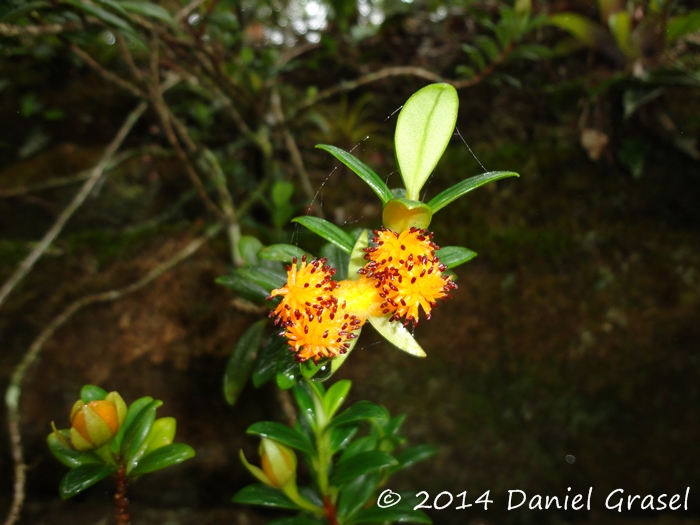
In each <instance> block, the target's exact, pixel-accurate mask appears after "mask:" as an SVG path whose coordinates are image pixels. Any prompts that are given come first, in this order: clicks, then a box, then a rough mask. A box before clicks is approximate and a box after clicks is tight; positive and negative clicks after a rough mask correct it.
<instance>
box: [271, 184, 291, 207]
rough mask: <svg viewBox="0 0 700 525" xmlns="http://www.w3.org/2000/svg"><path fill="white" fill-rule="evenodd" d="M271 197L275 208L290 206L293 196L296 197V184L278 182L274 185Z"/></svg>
mask: <svg viewBox="0 0 700 525" xmlns="http://www.w3.org/2000/svg"><path fill="white" fill-rule="evenodd" d="M270 195H271V197H272V202H273V204H274V205H275V206H283V205H284V204H288V203H289V200H290V199H291V198H292V195H294V184H292V183H291V182H289V181H287V180H278V181H277V182H275V183H274V184H273V185H272V191H271V192H270Z"/></svg>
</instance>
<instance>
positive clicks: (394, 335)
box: [367, 315, 426, 357]
mask: <svg viewBox="0 0 700 525" xmlns="http://www.w3.org/2000/svg"><path fill="white" fill-rule="evenodd" d="M389 319H391V316H390V315H386V316H384V317H373V316H369V317H368V319H367V320H368V321H369V322H370V324H371V325H372V326H373V327H374V329H375V330H376V331H377V332H379V333H380V334H381V335H382V337H384V339H386V340H387V341H389V342H390V343H391V344H392V345H394V346H395V347H397V348H398V349H399V350H403V351H404V352H408V353H409V354H411V355H414V356H416V357H425V356H426V353H425V351H424V350H423V349H422V348H421V346H420V345H419V344H418V343H417V342H416V340H415V339H414V338H413V336H412V335H411V333H410V332H409V331H408V330H406V328H405V327H404V326H403V325H402V324H401V323H400V322H399V321H390V320H389Z"/></svg>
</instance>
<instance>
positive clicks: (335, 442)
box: [331, 425, 359, 454]
mask: <svg viewBox="0 0 700 525" xmlns="http://www.w3.org/2000/svg"><path fill="white" fill-rule="evenodd" d="M358 430H359V426H357V425H343V426H340V427H336V428H334V429H333V431H332V432H331V453H332V454H335V453H336V452H338V451H339V450H343V449H345V448H346V447H347V446H348V444H349V443H350V442H351V441H352V438H353V437H354V436H355V434H357V431H358Z"/></svg>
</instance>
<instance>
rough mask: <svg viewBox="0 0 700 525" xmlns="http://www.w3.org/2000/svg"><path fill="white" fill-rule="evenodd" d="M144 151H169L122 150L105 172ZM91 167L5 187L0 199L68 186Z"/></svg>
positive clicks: (160, 151)
mask: <svg viewBox="0 0 700 525" xmlns="http://www.w3.org/2000/svg"><path fill="white" fill-rule="evenodd" d="M146 153H152V154H155V155H162V156H167V155H170V152H169V151H166V150H164V149H163V148H160V147H157V146H147V147H145V148H135V149H131V150H128V151H124V152H122V153H120V154H119V155H115V156H114V159H112V160H111V161H110V162H108V163H107V166H105V172H107V171H109V170H112V169H114V168H115V167H116V166H118V165H119V164H121V163H122V162H124V161H126V160H128V159H130V158H131V157H134V156H136V155H144V154H146ZM91 172H92V169H89V170H85V171H81V172H80V173H78V174H77V175H73V176H72V177H56V178H53V179H49V180H45V181H42V182H39V183H37V184H34V185H33V186H17V187H15V188H7V189H3V190H0V199H2V198H7V197H18V196H20V195H26V194H27V193H34V192H35V191H44V190H50V189H53V188H60V187H61V186H68V185H70V184H75V183H76V182H81V181H84V180H85V179H89V178H90V173H91Z"/></svg>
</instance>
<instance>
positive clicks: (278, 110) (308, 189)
mask: <svg viewBox="0 0 700 525" xmlns="http://www.w3.org/2000/svg"><path fill="white" fill-rule="evenodd" d="M270 109H271V110H272V114H273V115H274V117H275V119H276V120H277V122H280V123H282V122H284V112H283V111H282V97H280V93H279V90H278V89H277V88H276V87H273V88H272V91H271V92H270ZM282 134H283V135H284V143H285V145H286V146H287V149H288V150H289V156H290V157H291V158H292V163H293V164H294V167H295V168H296V170H297V173H298V174H299V180H300V181H301V187H302V189H303V190H304V193H305V194H306V197H307V198H308V199H309V202H311V201H313V198H314V188H313V186H312V185H311V180H309V174H308V173H307V172H306V168H305V167H304V160H303V159H302V157H301V153H300V152H299V147H298V146H297V143H296V141H295V140H294V137H293V136H292V133H291V132H290V131H289V128H288V127H287V126H286V125H284V124H282Z"/></svg>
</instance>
